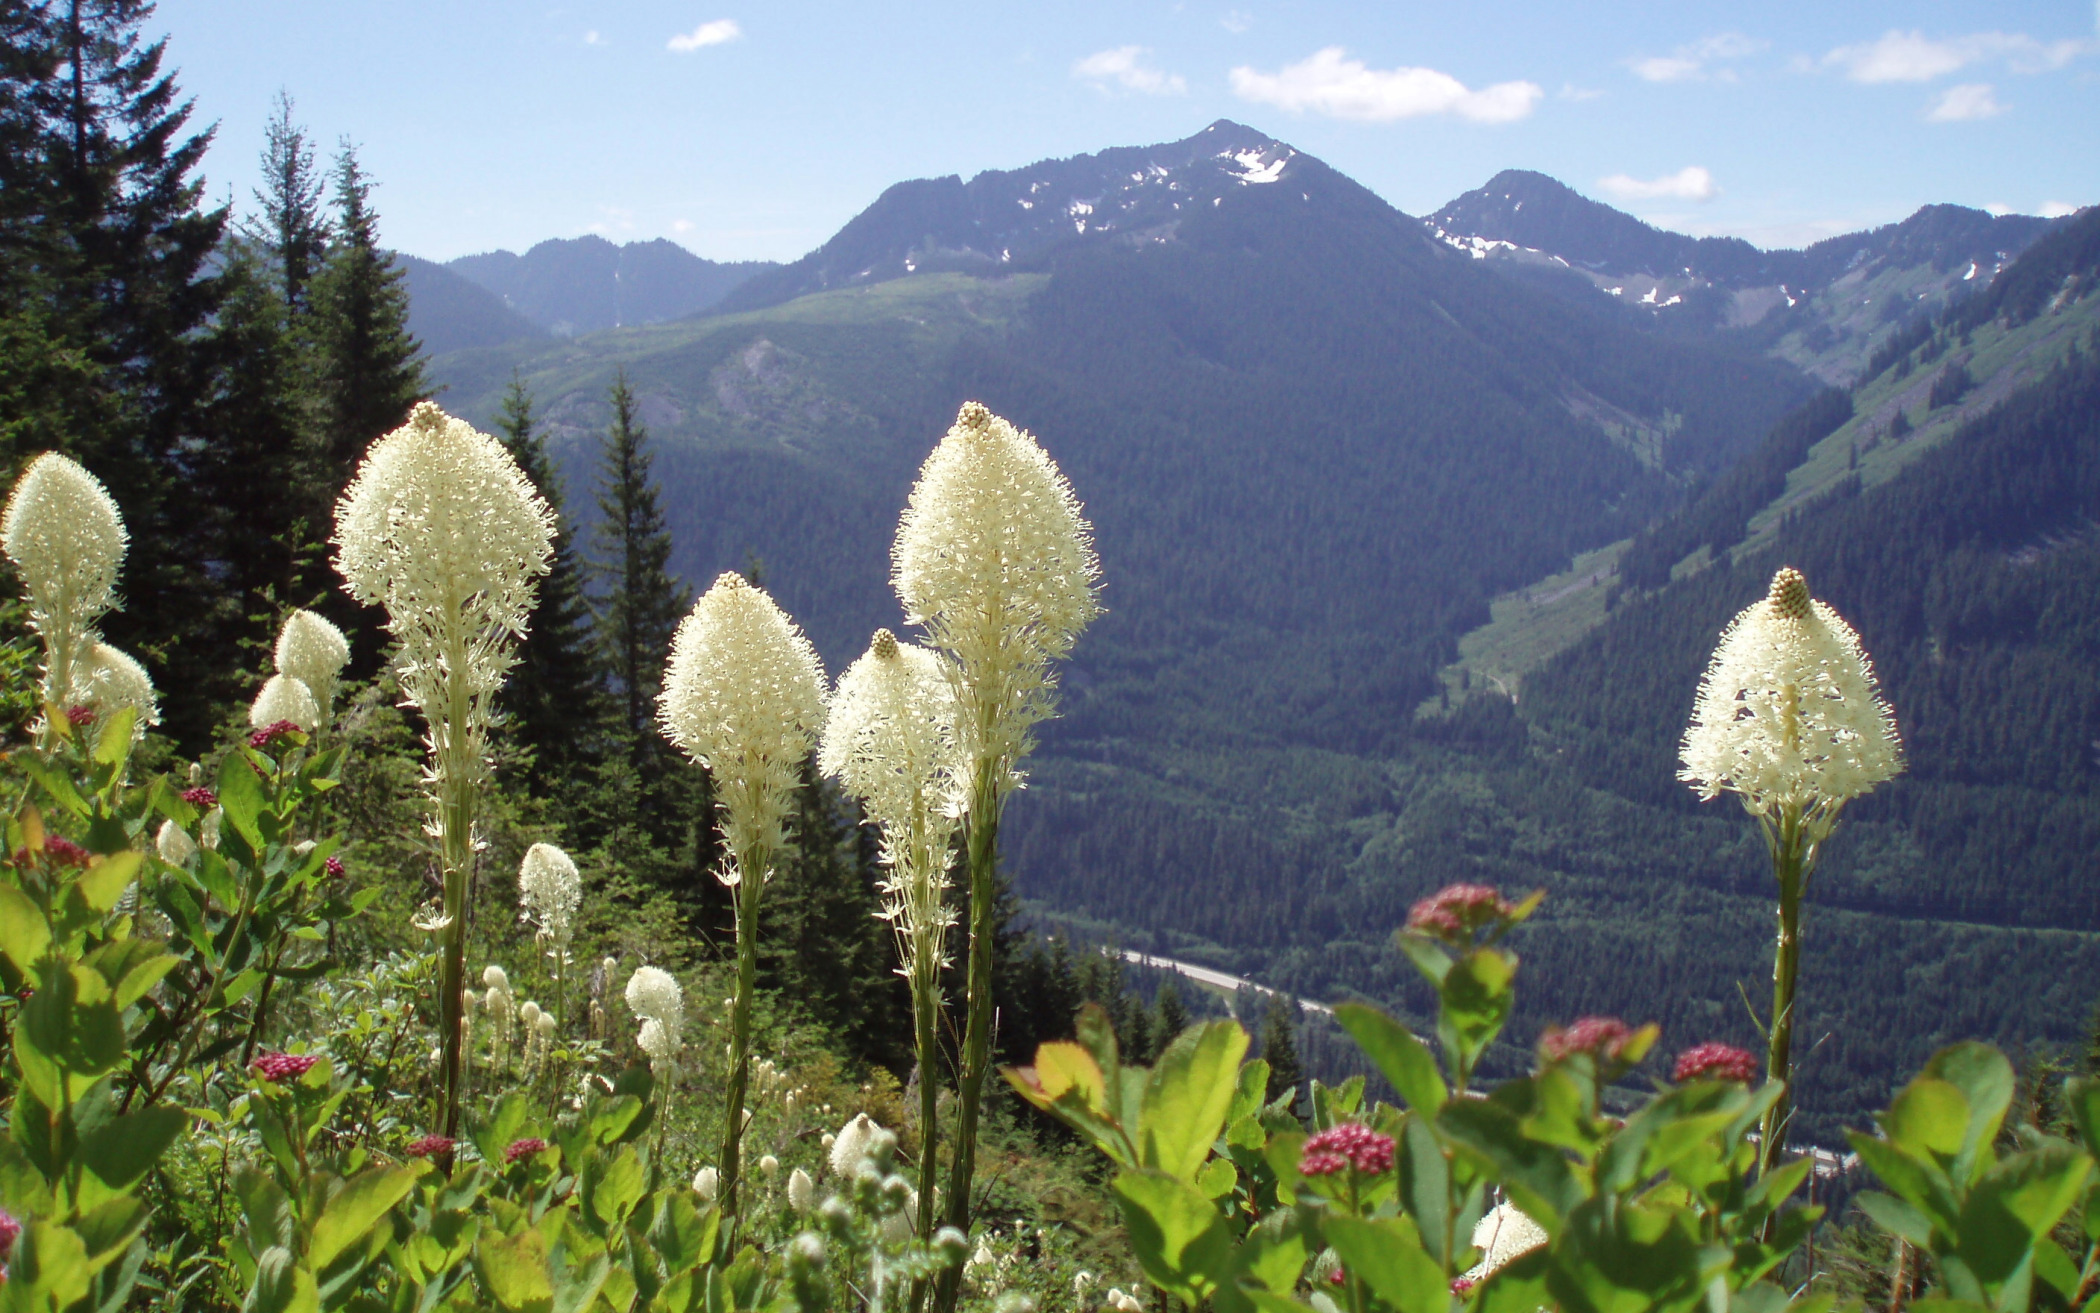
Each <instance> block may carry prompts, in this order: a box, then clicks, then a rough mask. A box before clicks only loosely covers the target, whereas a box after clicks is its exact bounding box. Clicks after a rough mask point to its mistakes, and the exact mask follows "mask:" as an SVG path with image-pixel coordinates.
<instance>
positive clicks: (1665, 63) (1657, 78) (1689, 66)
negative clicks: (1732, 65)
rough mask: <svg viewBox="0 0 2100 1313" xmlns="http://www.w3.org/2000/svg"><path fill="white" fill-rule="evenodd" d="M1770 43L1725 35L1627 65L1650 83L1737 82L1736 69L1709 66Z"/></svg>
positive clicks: (1743, 55)
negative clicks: (1715, 78)
mask: <svg viewBox="0 0 2100 1313" xmlns="http://www.w3.org/2000/svg"><path fill="white" fill-rule="evenodd" d="M1770 44H1771V43H1770V42H1767V41H1760V40H1757V39H1756V38H1754V37H1747V36H1744V35H1743V34H1742V33H1741V32H1722V33H1720V34H1718V35H1716V36H1710V37H1704V38H1701V39H1700V40H1698V41H1694V42H1692V43H1691V44H1690V45H1683V46H1679V47H1677V49H1675V50H1673V51H1671V52H1670V53H1669V54H1667V55H1653V56H1650V57H1648V58H1646V59H1630V60H1628V61H1626V62H1627V66H1628V67H1629V68H1631V69H1632V70H1633V74H1634V76H1635V77H1638V78H1640V79H1642V80H1644V81H1647V82H1691V81H1695V80H1697V81H1704V80H1705V79H1707V78H1709V77H1717V78H1720V79H1721V80H1722V81H1725V82H1732V81H1734V80H1735V71H1734V70H1733V69H1726V68H1724V69H1718V70H1713V69H1710V67H1709V66H1710V65H1713V64H1716V63H1722V62H1725V61H1727V60H1731V59H1742V58H1744V57H1745V56H1748V55H1754V54H1756V53H1757V52H1758V51H1760V50H1763V49H1764V48H1765V47H1766V46H1767V45H1770Z"/></svg>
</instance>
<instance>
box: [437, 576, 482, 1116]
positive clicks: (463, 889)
mask: <svg viewBox="0 0 2100 1313" xmlns="http://www.w3.org/2000/svg"><path fill="white" fill-rule="evenodd" d="M457 612H458V608H456V607H455V608H453V613H454V614H455V615H456V614H457ZM455 628H456V625H455ZM450 646H451V648H452V649H453V650H452V652H451V653H449V656H450V660H451V666H452V671H453V675H452V679H451V685H452V687H451V690H450V692H451V699H450V701H451V705H450V706H449V707H447V708H446V711H447V713H448V715H447V723H446V724H445V725H444V726H443V728H442V730H440V729H439V727H437V726H432V730H433V734H432V737H433V738H434V739H436V741H437V742H438V744H439V747H438V758H439V782H438V811H439V827H440V829H441V831H442V839H441V845H440V850H439V856H438V861H439V865H440V867H441V868H442V870H443V874H444V879H445V930H444V936H445V939H444V946H443V950H442V953H441V955H440V957H439V961H438V1031H439V1058H438V1087H439V1089H440V1090H441V1091H442V1093H443V1097H444V1101H445V1106H444V1116H443V1117H442V1118H441V1119H440V1121H441V1123H442V1128H441V1130H440V1132H439V1133H440V1134H442V1135H444V1136H445V1137H446V1138H447V1139H454V1140H456V1139H458V1138H459V1128H460V1102H461V1100H462V1098H463V1097H464V1096H465V1093H466V1091H465V1088H464V1087H465V1085H466V1052H465V1048H466V999H465V994H466V987H467V883H468V879H469V877H470V875H471V874H472V871H473V865H474V805H475V802H476V801H477V799H476V797H475V788H474V783H475V781H474V772H475V771H476V770H477V769H478V768H479V766H480V763H479V762H478V761H475V760H474V754H473V753H472V752H471V751H470V750H469V749H470V748H471V746H472V740H473V737H474V735H473V731H472V728H471V723H470V721H469V719H468V716H469V714H470V711H471V708H470V707H469V706H468V705H467V703H468V691H467V677H466V671H467V670H468V665H467V654H466V645H465V643H464V642H462V641H461V639H460V636H459V635H458V634H457V633H455V634H454V637H453V641H452V643H451V644H450ZM439 734H442V737H438V736H439Z"/></svg>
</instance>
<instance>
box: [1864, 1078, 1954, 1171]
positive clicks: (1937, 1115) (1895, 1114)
mask: <svg viewBox="0 0 2100 1313" xmlns="http://www.w3.org/2000/svg"><path fill="white" fill-rule="evenodd" d="M1879 1120H1880V1122H1881V1129H1882V1131H1883V1133H1885V1134H1886V1135H1887V1136H1888V1137H1889V1142H1890V1143H1892V1144H1894V1145H1895V1146H1896V1147H1898V1148H1900V1149H1902V1150H1903V1151H1904V1152H1905V1153H1907V1154H1910V1155H1911V1156H1912V1157H1914V1158H1922V1157H1924V1156H1925V1155H1926V1154H1928V1153H1929V1154H1931V1155H1933V1156H1934V1157H1935V1158H1937V1159H1939V1160H1940V1161H1941V1162H1942V1163H1943V1164H1944V1163H1946V1162H1947V1161H1949V1160H1951V1159H1952V1158H1953V1157H1954V1155H1955V1154H1957V1153H1960V1152H1961V1145H1962V1139H1963V1137H1964V1136H1965V1135H1966V1133H1967V1131H1968V1128H1969V1101H1968V1099H1966V1098H1964V1097H1963V1096H1962V1092H1961V1091H1960V1090H1958V1089H1956V1088H1954V1086H1952V1085H1949V1084H1948V1083H1947V1082H1946V1081H1943V1080H1934V1079H1932V1078H1931V1077H1929V1076H1920V1077H1918V1078H1917V1079H1915V1080H1913V1081H1911V1083H1910V1084H1908V1085H1906V1086H1904V1087H1903V1088H1902V1089H1901V1090H1899V1091H1897V1093H1896V1097H1895V1098H1894V1099H1891V1100H1890V1101H1889V1106H1888V1111H1886V1112H1884V1113H1882V1114H1881V1116H1880V1118H1879Z"/></svg>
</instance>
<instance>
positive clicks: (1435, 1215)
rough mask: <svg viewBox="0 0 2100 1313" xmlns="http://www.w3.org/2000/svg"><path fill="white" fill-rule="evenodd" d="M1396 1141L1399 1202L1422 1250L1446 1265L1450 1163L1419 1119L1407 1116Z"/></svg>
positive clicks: (1450, 1243) (1395, 1157) (1448, 1240)
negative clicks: (1418, 1234)
mask: <svg viewBox="0 0 2100 1313" xmlns="http://www.w3.org/2000/svg"><path fill="white" fill-rule="evenodd" d="M1396 1138H1397V1139H1398V1141H1399V1143H1398V1145H1397V1148H1398V1149H1399V1152H1398V1153H1397V1154H1395V1155H1394V1159H1395V1163H1396V1165H1397V1166H1398V1167H1399V1169H1400V1202H1401V1204H1402V1206H1404V1207H1405V1208H1406V1209H1407V1211H1408V1212H1409V1213H1410V1214H1412V1215H1413V1216H1414V1220H1415V1226H1416V1228H1417V1229H1418V1230H1419V1231H1420V1232H1421V1235H1422V1247H1423V1248H1424V1249H1427V1250H1428V1251H1429V1252H1430V1253H1432V1254H1434V1255H1436V1257H1437V1260H1438V1261H1439V1262H1448V1260H1449V1259H1450V1258H1451V1257H1452V1253H1451V1247H1452V1236H1451V1233H1450V1225H1449V1224H1450V1220H1451V1219H1450V1212H1451V1164H1450V1163H1449V1162H1448V1161H1446V1160H1445V1158H1444V1147H1443V1146H1442V1145H1440V1144H1438V1143H1437V1139H1436V1132H1435V1131H1432V1130H1431V1129H1429V1123H1428V1122H1427V1121H1425V1120H1424V1119H1423V1118H1422V1117H1420V1116H1415V1117H1409V1118H1408V1119H1407V1124H1406V1125H1405V1126H1404V1127H1402V1128H1401V1130H1400V1134H1399V1136H1398V1137H1396Z"/></svg>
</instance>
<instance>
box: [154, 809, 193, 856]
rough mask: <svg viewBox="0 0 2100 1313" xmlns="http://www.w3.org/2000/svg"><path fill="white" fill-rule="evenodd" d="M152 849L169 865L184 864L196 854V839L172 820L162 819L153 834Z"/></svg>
mask: <svg viewBox="0 0 2100 1313" xmlns="http://www.w3.org/2000/svg"><path fill="white" fill-rule="evenodd" d="M153 851H154V852H156V853H158V854H159V855H160V859H161V860H162V861H164V862H166V863H167V864H168V865H170V866H186V865H188V864H189V860H190V858H192V857H195V856H196V855H197V841H196V840H195V839H192V838H190V832H189V831H188V830H185V829H183V828H182V827H181V826H180V825H177V824H176V823H175V822H174V821H172V820H166V821H162V822H161V823H160V829H159V831H158V832H156V833H155V834H154V836H153Z"/></svg>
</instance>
